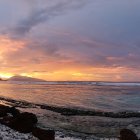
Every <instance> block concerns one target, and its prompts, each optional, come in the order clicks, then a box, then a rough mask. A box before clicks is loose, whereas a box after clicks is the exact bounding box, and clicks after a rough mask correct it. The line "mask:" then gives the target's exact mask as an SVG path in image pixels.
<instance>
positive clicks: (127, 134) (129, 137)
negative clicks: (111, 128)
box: [120, 129, 138, 140]
mask: <svg viewBox="0 0 140 140" xmlns="http://www.w3.org/2000/svg"><path fill="white" fill-rule="evenodd" d="M120 140H138V138H137V136H136V134H135V133H134V132H133V131H131V130H129V129H122V130H121V131H120Z"/></svg>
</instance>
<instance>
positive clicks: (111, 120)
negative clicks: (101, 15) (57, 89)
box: [0, 97, 140, 140]
mask: <svg viewBox="0 0 140 140" xmlns="http://www.w3.org/2000/svg"><path fill="white" fill-rule="evenodd" d="M0 99H1V102H2V103H3V104H7V105H10V106H15V107H16V108H17V109H19V110H20V111H21V112H30V113H35V114H36V116H37V118H38V123H37V126H39V127H41V128H44V129H50V128H51V129H53V130H55V132H56V140H69V139H70V140H81V139H85V140H100V139H104V138H106V139H107V138H112V139H113V138H115V139H116V140H117V138H118V137H119V132H120V130H121V129H123V128H127V129H130V130H132V131H133V132H135V133H136V134H137V136H138V137H139V138H140V117H139V113H140V112H137V113H134V114H133V113H132V112H131V116H129V115H130V114H129V115H128V114H123V115H124V116H121V117H118V116H117V117H111V116H102V115H101V114H100V113H99V112H94V114H81V115H80V114H73V115H72V114H69V113H68V114H64V113H63V111H64V112H67V110H64V108H59V109H58V108H53V107H51V108H50V106H49V108H48V106H47V108H46V107H45V105H43V107H42V105H38V104H32V103H28V102H24V101H16V100H13V99H5V98H2V97H1V98H0ZM68 110H69V109H68ZM84 113H85V112H84ZM121 115H122V114H121ZM127 115H128V116H127ZM134 115H136V116H135V117H134Z"/></svg>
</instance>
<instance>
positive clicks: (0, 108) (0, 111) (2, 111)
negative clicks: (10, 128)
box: [0, 105, 10, 117]
mask: <svg viewBox="0 0 140 140" xmlns="http://www.w3.org/2000/svg"><path fill="white" fill-rule="evenodd" d="M9 108H10V107H8V106H4V105H0V117H4V116H7V113H8V112H9Z"/></svg>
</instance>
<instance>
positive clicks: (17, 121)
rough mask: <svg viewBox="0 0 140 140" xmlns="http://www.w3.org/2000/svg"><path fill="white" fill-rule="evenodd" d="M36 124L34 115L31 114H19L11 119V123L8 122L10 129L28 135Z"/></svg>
mask: <svg viewBox="0 0 140 140" xmlns="http://www.w3.org/2000/svg"><path fill="white" fill-rule="evenodd" d="M36 123H37V117H36V115H34V114H32V113H28V112H25V113H21V114H19V115H18V116H17V117H16V118H14V119H13V120H12V119H11V122H9V124H8V125H9V126H10V127H11V128H12V129H15V130H17V131H19V132H22V133H29V132H31V131H32V129H33V127H34V126H35V124H36Z"/></svg>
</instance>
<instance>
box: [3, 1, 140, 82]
mask: <svg viewBox="0 0 140 140" xmlns="http://www.w3.org/2000/svg"><path fill="white" fill-rule="evenodd" d="M139 7H140V1H139V0H133V1H132V0H12V1H9V0H0V64H1V66H0V77H2V78H8V77H11V76H13V75H22V76H30V77H35V78H40V79H45V80H48V81H68V80H72V81H74V80H78V81H128V82H129V81H140V14H139V13H140V8H139Z"/></svg>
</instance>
